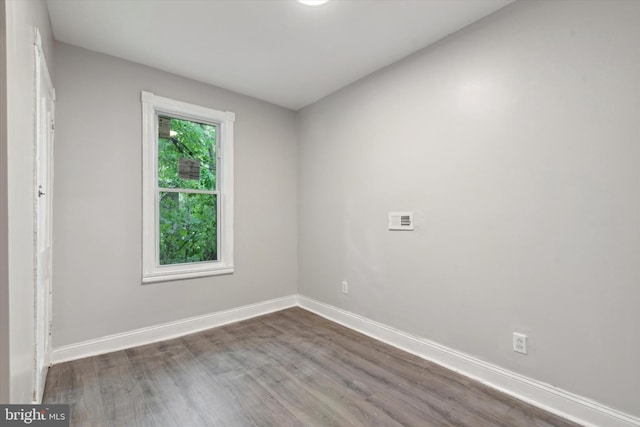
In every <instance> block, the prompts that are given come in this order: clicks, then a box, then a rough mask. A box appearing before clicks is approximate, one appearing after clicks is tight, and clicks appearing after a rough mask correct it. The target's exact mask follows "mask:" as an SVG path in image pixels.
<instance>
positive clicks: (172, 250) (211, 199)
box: [160, 192, 218, 265]
mask: <svg viewBox="0 0 640 427" xmlns="http://www.w3.org/2000/svg"><path fill="white" fill-rule="evenodd" d="M216 198H217V196H216V195H215V194H194V193H171V192H160V265H168V264H184V263H189V262H203V261H216V260H217V259H218V248H217V238H216V237H217V206H216Z"/></svg>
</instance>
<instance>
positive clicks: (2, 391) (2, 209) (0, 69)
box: [0, 0, 10, 403]
mask: <svg viewBox="0 0 640 427" xmlns="http://www.w3.org/2000/svg"><path fill="white" fill-rule="evenodd" d="M5 8H6V2H5V0H0V403H7V402H8V401H9V378H10V375H9V272H8V266H9V250H8V243H9V236H8V233H9V217H8V215H7V214H8V206H9V203H8V199H7V35H6V34H7V31H6V30H7V23H6V22H7V21H6V19H5V17H6V10H5Z"/></svg>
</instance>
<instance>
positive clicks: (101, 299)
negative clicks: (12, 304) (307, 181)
mask: <svg viewBox="0 0 640 427" xmlns="http://www.w3.org/2000/svg"><path fill="white" fill-rule="evenodd" d="M55 65H56V71H57V76H58V78H57V80H56V90H57V95H58V98H57V105H56V108H57V110H56V116H57V123H58V125H57V129H56V143H55V144H56V147H55V188H54V190H55V191H54V265H53V276H54V289H55V291H54V298H53V305H54V318H53V321H54V335H53V345H54V347H60V346H63V345H66V344H71V343H77V342H81V341H84V340H88V339H92V338H98V337H102V336H105V335H109V334H114V333H119V332H126V331H130V330H133V329H136V328H141V327H146V326H151V325H156V324H159V323H163V322H169V321H174V320H178V319H183V318H186V317H191V316H196V315H201V314H208V313H211V312H215V311H219V310H224V309H229V308H234V307H238V306H241V305H245V304H250V303H255V302H260V301H265V300H269V299H272V298H277V297H282V296H286V295H291V294H294V293H295V292H296V286H297V225H296V224H297V207H296V199H297V195H296V193H297V181H296V176H297V170H296V165H297V148H296V133H295V114H294V113H293V112H292V111H290V110H286V109H283V108H280V107H276V106H273V105H271V104H267V103H264V102H261V101H257V100H255V99H252V98H249V97H245V96H241V95H238V94H235V93H232V92H228V91H225V90H221V89H217V88H214V87H211V86H208V85H205V84H201V83H197V82H195V81H192V80H188V79H184V78H181V77H177V76H175V75H172V74H168V73H165V72H161V71H158V70H155V69H152V68H148V67H145V66H142V65H138V64H134V63H131V62H127V61H123V60H119V59H116V58H113V57H109V56H106V55H102V54H97V53H93V52H90V51H87V50H83V49H80V48H77V47H72V46H69V45H65V44H57V45H56V63H55ZM141 90H147V91H151V92H154V93H155V94H157V95H161V96H166V97H170V98H174V99H178V100H181V101H186V102H191V103H194V104H198V105H203V106H206V107H211V108H215V109H219V110H229V111H233V112H235V113H236V122H235V127H234V129H235V217H234V220H235V273H234V274H233V275H228V276H216V277H208V278H201V279H193V280H183V281H175V282H166V283H157V284H150V285H144V286H143V285H141V251H142V247H141V242H142V229H141V216H142V214H141V202H140V200H141V195H142V189H141V179H142V175H141V173H142V171H141V166H142V158H141V151H142V146H141V144H142V142H141V135H142V126H141V115H142V110H141V104H140V91H141Z"/></svg>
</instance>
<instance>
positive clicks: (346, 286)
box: [342, 280, 349, 294]
mask: <svg viewBox="0 0 640 427" xmlns="http://www.w3.org/2000/svg"><path fill="white" fill-rule="evenodd" d="M342 293H343V294H348V293H349V284H348V283H347V281H346V280H343V281H342Z"/></svg>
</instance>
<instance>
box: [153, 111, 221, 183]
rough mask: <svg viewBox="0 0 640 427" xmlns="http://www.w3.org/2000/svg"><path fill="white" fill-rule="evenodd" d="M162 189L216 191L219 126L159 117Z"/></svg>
mask: <svg viewBox="0 0 640 427" xmlns="http://www.w3.org/2000/svg"><path fill="white" fill-rule="evenodd" d="M158 187H160V188H190V189H199V190H215V189H216V127H215V126H213V125H207V124H203V123H198V122H192V121H189V120H181V119H175V118H171V117H167V116H159V117H158Z"/></svg>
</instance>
